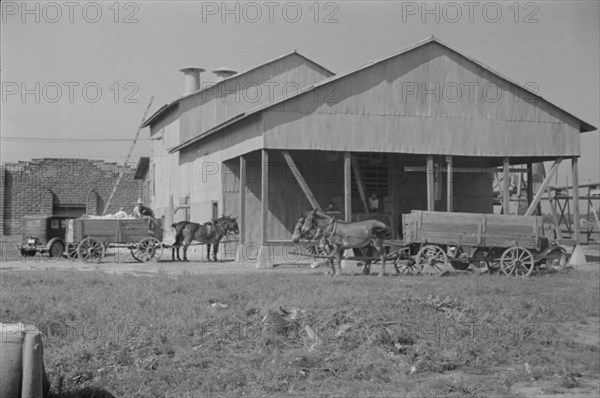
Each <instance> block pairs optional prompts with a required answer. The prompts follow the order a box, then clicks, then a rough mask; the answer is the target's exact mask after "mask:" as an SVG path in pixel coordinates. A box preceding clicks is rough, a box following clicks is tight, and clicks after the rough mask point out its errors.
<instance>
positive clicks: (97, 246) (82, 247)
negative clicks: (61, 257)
mask: <svg viewBox="0 0 600 398" xmlns="http://www.w3.org/2000/svg"><path fill="white" fill-rule="evenodd" d="M105 253H106V247H105V246H104V244H103V243H102V242H100V241H97V240H96V239H94V238H85V239H84V240H82V241H81V242H80V243H79V246H77V255H78V256H79V259H80V260H82V261H85V262H90V261H95V262H97V263H98V262H100V260H101V259H102V257H104V254H105Z"/></svg>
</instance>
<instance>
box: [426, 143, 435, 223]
mask: <svg viewBox="0 0 600 398" xmlns="http://www.w3.org/2000/svg"><path fill="white" fill-rule="evenodd" d="M426 171H427V210H428V211H434V210H435V192H434V190H435V182H434V180H433V177H434V175H433V156H432V155H427V166H426Z"/></svg>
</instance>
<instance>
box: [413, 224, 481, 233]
mask: <svg viewBox="0 0 600 398" xmlns="http://www.w3.org/2000/svg"><path fill="white" fill-rule="evenodd" d="M480 226H481V224H479V223H477V224H466V223H463V224H453V223H447V224H442V223H423V224H422V225H421V231H439V232H456V233H461V234H478V233H479V231H480V230H481V227H480Z"/></svg>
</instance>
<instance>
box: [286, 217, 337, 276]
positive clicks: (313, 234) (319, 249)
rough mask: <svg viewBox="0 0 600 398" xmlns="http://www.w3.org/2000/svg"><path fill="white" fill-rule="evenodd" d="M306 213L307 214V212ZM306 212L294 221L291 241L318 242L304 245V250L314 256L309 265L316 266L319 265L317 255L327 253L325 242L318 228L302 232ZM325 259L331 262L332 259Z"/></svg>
mask: <svg viewBox="0 0 600 398" xmlns="http://www.w3.org/2000/svg"><path fill="white" fill-rule="evenodd" d="M306 214H308V212H307V213H306ZM306 214H305V215H303V216H301V217H300V218H299V219H298V221H297V222H296V225H295V226H294V232H293V234H292V242H294V243H298V242H300V240H308V241H312V242H319V243H318V244H317V246H307V247H306V250H307V251H308V252H309V253H310V254H312V255H313V256H314V257H313V262H312V264H311V265H310V267H311V268H317V267H318V266H319V255H321V256H323V255H328V254H329V253H327V245H326V242H325V241H323V240H322V239H321V238H322V237H323V231H322V230H321V229H320V228H317V229H315V230H314V231H310V232H309V233H307V234H302V226H303V225H304V220H305V218H306ZM327 261H328V262H331V261H333V260H332V259H331V258H327Z"/></svg>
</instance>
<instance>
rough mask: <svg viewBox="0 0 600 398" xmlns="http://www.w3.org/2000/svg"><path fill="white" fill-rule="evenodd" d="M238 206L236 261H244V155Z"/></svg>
mask: <svg viewBox="0 0 600 398" xmlns="http://www.w3.org/2000/svg"><path fill="white" fill-rule="evenodd" d="M239 200H240V203H239V208H238V212H239V213H238V227H239V230H240V234H239V240H238V248H237V254H236V259H235V260H236V262H243V261H244V258H243V256H244V253H245V249H246V248H245V245H246V157H245V156H244V155H242V156H240V192H239Z"/></svg>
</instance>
